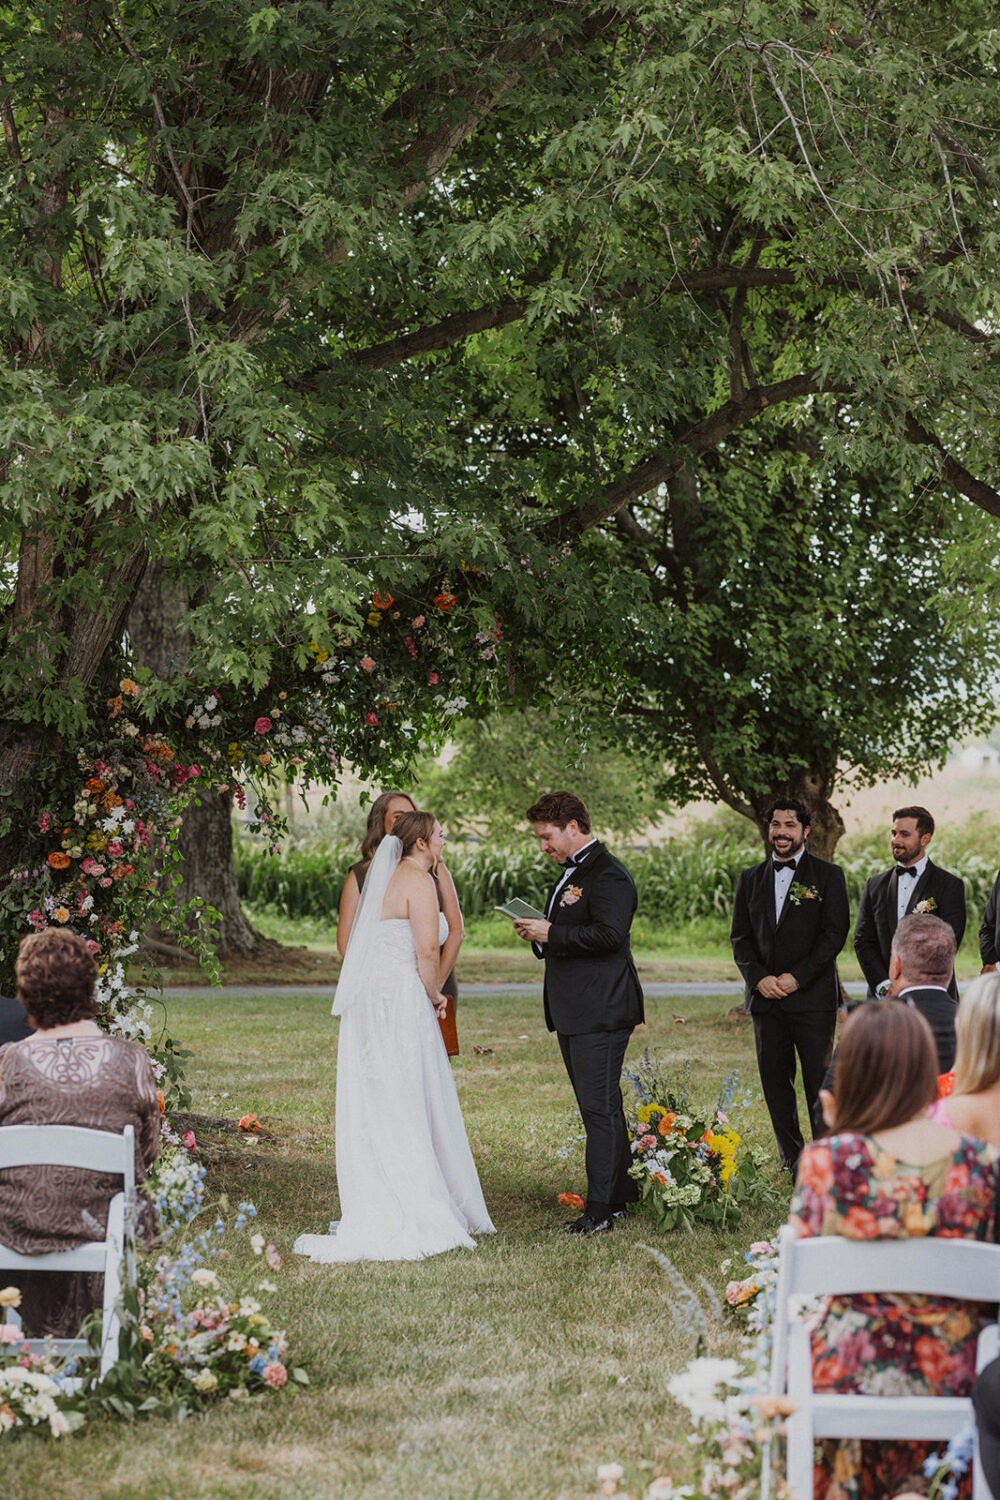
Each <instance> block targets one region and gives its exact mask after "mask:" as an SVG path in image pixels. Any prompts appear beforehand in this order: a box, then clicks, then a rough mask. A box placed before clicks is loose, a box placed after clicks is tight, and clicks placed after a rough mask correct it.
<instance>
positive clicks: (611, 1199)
mask: <svg viewBox="0 0 1000 1500" xmlns="http://www.w3.org/2000/svg"><path fill="white" fill-rule="evenodd" d="M557 1035H558V1037H559V1047H560V1050H561V1052H562V1055H563V1062H564V1063H565V1064H566V1072H567V1073H568V1074H569V1081H570V1083H571V1084H572V1085H573V1092H574V1094H575V1095H576V1102H577V1104H578V1105H579V1107H580V1114H581V1116H582V1117H583V1128H584V1130H585V1132H586V1136H587V1147H586V1164H587V1211H588V1213H590V1214H592V1215H593V1216H594V1217H595V1218H606V1217H607V1215H608V1213H609V1212H610V1211H611V1210H612V1209H616V1208H621V1207H622V1206H623V1205H624V1204H626V1203H634V1202H635V1200H636V1199H637V1198H638V1196H639V1185H638V1183H637V1182H636V1181H635V1180H634V1178H632V1177H630V1176H629V1175H628V1169H629V1167H630V1166H631V1165H632V1150H631V1147H630V1146H629V1139H628V1126H627V1125H626V1124H625V1110H624V1108H623V1107H622V1090H621V1081H622V1063H623V1062H624V1061H625V1051H626V1048H627V1047H628V1044H629V1038H630V1037H631V1035H632V1027H631V1026H629V1027H627V1028H626V1029H625V1030H624V1031H588V1032H585V1033H584V1034H583V1035H582V1036H566V1035H565V1034H564V1033H563V1032H561V1031H560V1032H558V1033H557Z"/></svg>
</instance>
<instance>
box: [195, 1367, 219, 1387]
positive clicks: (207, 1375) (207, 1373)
mask: <svg viewBox="0 0 1000 1500" xmlns="http://www.w3.org/2000/svg"><path fill="white" fill-rule="evenodd" d="M218 1383H219V1377H218V1376H217V1375H213V1373H212V1371H211V1370H199V1371H198V1373H197V1375H192V1377H191V1384H192V1385H193V1386H194V1388H195V1390H196V1391H214V1390H215V1387H216V1386H217V1385H218Z"/></svg>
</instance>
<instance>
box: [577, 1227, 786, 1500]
mask: <svg viewBox="0 0 1000 1500" xmlns="http://www.w3.org/2000/svg"><path fill="white" fill-rule="evenodd" d="M776 1250H777V1247H776V1245H775V1244H774V1243H773V1242H771V1241H768V1240H761V1241H758V1242H757V1243H756V1244H754V1245H751V1247H750V1249H749V1250H748V1251H747V1253H746V1260H747V1262H748V1264H749V1265H750V1266H751V1268H752V1275H751V1276H750V1277H748V1278H746V1279H745V1281H744V1282H737V1281H731V1282H730V1283H729V1286H728V1287H727V1289H726V1300H727V1302H728V1303H729V1304H730V1306H732V1307H736V1308H737V1309H740V1310H741V1313H745V1322H746V1326H745V1329H744V1332H743V1334H742V1338H741V1344H740V1348H739V1350H738V1352H737V1354H736V1356H734V1357H728V1358H718V1357H713V1356H711V1355H701V1354H699V1356H698V1357H697V1358H695V1359H692V1360H690V1361H689V1362H688V1364H687V1367H686V1368H685V1369H684V1370H683V1371H682V1372H681V1373H680V1374H679V1375H675V1376H674V1377H673V1378H672V1379H671V1380H669V1381H668V1382H667V1390H668V1392H669V1393H670V1395H671V1396H672V1397H673V1399H674V1400H675V1401H676V1402H677V1403H678V1405H679V1406H682V1407H683V1408H684V1410H685V1411H686V1412H687V1414H688V1418H689V1419H690V1431H689V1433H688V1442H689V1443H690V1445H691V1448H692V1451H693V1453H694V1455H695V1468H696V1473H695V1478H694V1480H693V1482H685V1483H681V1484H674V1482H673V1480H672V1479H670V1478H667V1477H665V1476H661V1477H659V1478H656V1479H654V1480H653V1481H652V1482H651V1483H650V1484H648V1485H647V1486H646V1487H645V1488H644V1489H643V1490H642V1497H643V1500H689V1497H693V1496H699V1497H701V1500H757V1496H759V1494H760V1489H761V1470H762V1465H763V1463H764V1462H766V1461H770V1457H771V1452H772V1449H771V1447H770V1441H769V1440H770V1439H772V1438H773V1437H775V1436H778V1435H779V1434H780V1433H781V1431H782V1426H783V1422H784V1419H785V1418H786V1417H787V1416H789V1415H790V1414H791V1412H792V1411H793V1410H794V1405H793V1403H792V1402H790V1401H789V1400H788V1398H787V1397H784V1396H771V1395H768V1394H765V1391H766V1385H767V1374H768V1367H769V1349H770V1339H771V1327H772V1321H773V1301H774V1290H775V1283H776V1279H777V1277H776V1272H777V1260H776ZM654 1254H655V1258H656V1259H657V1260H658V1261H659V1262H660V1264H661V1265H662V1266H663V1268H664V1270H666V1271H667V1272H668V1274H669V1278H670V1285H671V1297H670V1303H671V1306H673V1305H674V1304H675V1303H676V1302H677V1301H678V1300H680V1301H682V1302H683V1303H684V1304H685V1306H684V1311H683V1314H682V1316H683V1321H684V1326H685V1327H689V1328H691V1329H692V1331H694V1332H696V1333H697V1334H698V1335H699V1343H700V1342H701V1333H702V1332H705V1331H707V1319H706V1316H705V1312H704V1309H703V1308H702V1306H701V1304H700V1302H699V1301H698V1298H697V1296H696V1295H695V1293H694V1292H693V1291H691V1289H690V1287H688V1286H686V1284H684V1283H683V1281H681V1278H680V1275H679V1273H678V1272H677V1271H676V1269H675V1268H674V1267H673V1266H672V1264H671V1263H670V1262H669V1261H667V1259H666V1257H665V1256H663V1255H662V1253H661V1252H659V1251H656V1252H654ZM723 1269H725V1266H724V1267H723ZM678 1282H680V1285H681V1287H682V1289H683V1297H682V1298H680V1299H678V1297H677V1284H678ZM751 1284H753V1285H754V1287H755V1289H754V1290H753V1291H750V1290H749V1288H750V1285H751ZM736 1288H741V1289H742V1290H741V1291H739V1292H737V1291H735V1290H733V1295H732V1296H731V1295H730V1290H731V1289H736ZM712 1301H713V1304H714V1302H715V1299H714V1297H713V1298H712ZM720 1315H721V1312H720ZM624 1477H625V1470H624V1468H623V1466H622V1465H621V1464H604V1465H602V1466H601V1468H600V1469H599V1470H598V1475H597V1478H598V1484H599V1486H600V1489H599V1493H600V1494H601V1495H609V1496H612V1495H613V1496H616V1497H618V1500H636V1497H635V1496H634V1495H632V1494H629V1492H628V1491H625V1490H622V1489H620V1487H619V1486H620V1483H621V1481H622V1480H623V1479H624ZM772 1493H773V1494H774V1496H775V1497H776V1500H791V1496H790V1492H789V1490H788V1488H787V1485H786V1483H785V1480H784V1478H783V1477H781V1476H779V1475H775V1476H774V1484H773V1486H772Z"/></svg>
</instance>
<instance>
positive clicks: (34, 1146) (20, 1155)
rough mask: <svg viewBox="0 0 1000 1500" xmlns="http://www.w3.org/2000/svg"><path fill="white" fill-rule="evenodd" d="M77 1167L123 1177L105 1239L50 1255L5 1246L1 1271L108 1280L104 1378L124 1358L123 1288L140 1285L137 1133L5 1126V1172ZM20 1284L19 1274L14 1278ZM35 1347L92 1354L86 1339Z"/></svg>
mask: <svg viewBox="0 0 1000 1500" xmlns="http://www.w3.org/2000/svg"><path fill="white" fill-rule="evenodd" d="M43 1166H62V1167H76V1168H79V1169H81V1170H83V1171H89V1172H102V1173H105V1174H107V1175H112V1176H117V1177H120V1178H121V1179H122V1187H121V1191H120V1192H118V1193H116V1194H115V1195H114V1197H113V1198H112V1199H111V1202H110V1204H109V1205H108V1222H107V1228H106V1230H105V1236H104V1239H103V1240H92V1241H88V1242H87V1243H86V1244H83V1245H79V1246H76V1247H75V1248H73V1249H68V1250H57V1251H52V1252H50V1253H48V1254H38V1255H31V1254H24V1253H22V1252H21V1251H18V1250H15V1249H13V1248H12V1247H11V1246H9V1245H5V1244H3V1243H2V1242H0V1269H3V1270H4V1271H6V1272H11V1271H13V1272H15V1273H16V1272H17V1271H19V1270H22V1271H23V1270H30V1271H81V1272H82V1271H90V1272H97V1273H99V1274H101V1275H103V1277H104V1297H103V1307H102V1320H101V1345H100V1359H101V1374H102V1375H104V1374H106V1373H107V1371H108V1370H109V1369H110V1368H111V1366H112V1365H113V1364H114V1362H115V1360H116V1358H117V1357H118V1334H119V1331H120V1327H121V1321H120V1314H119V1308H118V1303H119V1299H120V1297H121V1291H122V1284H123V1282H124V1283H125V1284H126V1285H134V1283H135V1255H134V1228H135V1129H134V1127H133V1126H131V1125H126V1126H125V1128H124V1130H123V1131H122V1132H121V1134H120V1135H115V1134H113V1133H111V1132H109V1131H105V1130H89V1129H86V1128H84V1127H82V1126H75V1125H5V1126H2V1127H0V1171H2V1170H4V1169H5V1168H9V1167H43ZM13 1280H14V1284H15V1285H16V1275H15V1277H14V1278H13ZM28 1343H29V1347H31V1348H32V1349H35V1350H38V1351H42V1350H44V1349H46V1348H52V1349H54V1350H55V1351H56V1352H58V1353H59V1354H60V1355H63V1356H66V1357H70V1356H72V1355H77V1356H78V1355H82V1354H86V1353H88V1352H89V1345H88V1344H87V1342H86V1340H85V1339H79V1338H74V1339H31V1340H29V1341H28Z"/></svg>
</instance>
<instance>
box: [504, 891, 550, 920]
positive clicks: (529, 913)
mask: <svg viewBox="0 0 1000 1500" xmlns="http://www.w3.org/2000/svg"><path fill="white" fill-rule="evenodd" d="M493 910H494V911H498V912H500V913H501V915H502V916H505V917H514V918H525V919H526V918H528V917H535V918H537V919H538V920H540V921H542V922H544V921H545V913H544V912H543V911H539V910H538V907H537V906H529V905H528V903H527V901H522V900H521V898H520V896H511V898H510V900H509V901H507V902H505V903H504V905H503V906H495V907H494V908H493Z"/></svg>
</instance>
